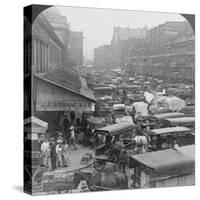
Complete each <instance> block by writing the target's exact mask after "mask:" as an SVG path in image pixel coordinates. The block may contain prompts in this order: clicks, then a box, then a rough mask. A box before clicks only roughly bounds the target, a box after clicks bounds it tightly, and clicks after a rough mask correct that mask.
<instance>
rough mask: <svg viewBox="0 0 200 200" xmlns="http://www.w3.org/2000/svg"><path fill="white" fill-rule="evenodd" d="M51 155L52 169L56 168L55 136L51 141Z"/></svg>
mask: <svg viewBox="0 0 200 200" xmlns="http://www.w3.org/2000/svg"><path fill="white" fill-rule="evenodd" d="M50 157H51V167H52V170H55V169H56V157H57V155H56V142H55V139H54V138H51V143H50Z"/></svg>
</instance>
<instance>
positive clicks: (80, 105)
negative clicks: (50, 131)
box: [36, 101, 94, 111]
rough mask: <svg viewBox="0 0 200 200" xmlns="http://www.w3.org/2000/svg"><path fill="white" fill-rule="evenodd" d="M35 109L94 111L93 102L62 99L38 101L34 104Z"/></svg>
mask: <svg viewBox="0 0 200 200" xmlns="http://www.w3.org/2000/svg"><path fill="white" fill-rule="evenodd" d="M36 110H37V111H72V110H73V111H94V103H91V102H64V101H40V102H37V104H36Z"/></svg>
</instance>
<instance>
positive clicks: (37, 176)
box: [32, 169, 43, 183]
mask: <svg viewBox="0 0 200 200" xmlns="http://www.w3.org/2000/svg"><path fill="white" fill-rule="evenodd" d="M42 179H43V170H42V169H37V171H36V172H35V173H34V174H33V177H32V183H34V182H36V183H41V182H42Z"/></svg>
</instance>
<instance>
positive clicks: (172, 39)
mask: <svg viewBox="0 0 200 200" xmlns="http://www.w3.org/2000/svg"><path fill="white" fill-rule="evenodd" d="M130 55H131V56H130V59H129V66H128V68H129V69H128V70H129V71H130V72H133V73H137V74H140V75H147V76H157V77H163V78H164V77H176V78H177V77H179V78H181V79H186V80H190V81H192V80H194V66H195V36H194V33H193V30H192V28H191V27H190V25H189V23H188V22H186V21H184V22H166V23H165V24H162V25H159V26H158V27H155V28H153V29H151V30H150V31H149V34H148V38H147V40H146V42H145V43H144V45H143V46H142V47H140V48H136V49H132V50H131V52H130Z"/></svg>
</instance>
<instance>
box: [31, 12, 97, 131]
mask: <svg viewBox="0 0 200 200" xmlns="http://www.w3.org/2000/svg"><path fill="white" fill-rule="evenodd" d="M54 14H55V13H54ZM56 30H57V29H55V28H53V27H52V25H51V24H50V22H49V21H48V20H47V17H46V16H45V15H44V14H40V15H39V16H38V17H37V19H36V20H35V22H34V24H33V26H32V44H33V45H32V49H33V51H32V69H33V89H32V91H33V92H32V93H33V94H32V96H33V99H32V102H33V112H32V114H33V115H34V116H35V117H37V118H39V119H41V120H43V121H45V122H47V123H48V124H49V126H48V130H47V132H48V133H49V134H50V135H54V134H55V133H56V131H58V130H62V129H63V127H62V125H63V119H64V117H65V116H66V115H67V116H68V117H69V116H70V112H74V114H75V117H76V118H77V117H79V118H80V117H81V115H82V113H83V112H92V111H94V107H95V98H94V95H93V93H92V91H90V90H89V89H88V87H87V83H86V80H85V79H84V77H83V76H81V75H80V74H79V73H78V72H77V71H76V69H75V68H71V66H69V65H67V63H66V62H65V60H66V44H65V43H64V42H63V40H62V38H61V35H59V34H57V31H56Z"/></svg>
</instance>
